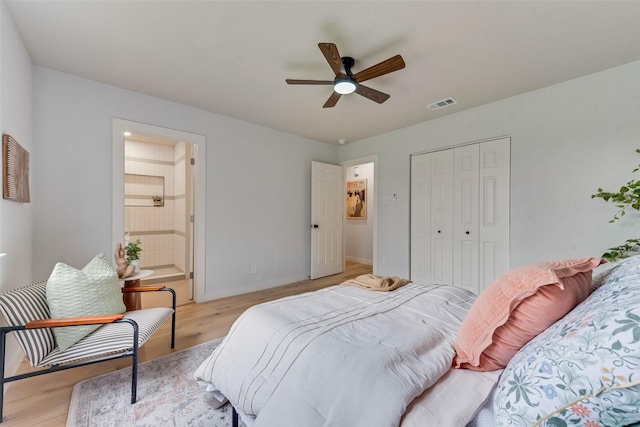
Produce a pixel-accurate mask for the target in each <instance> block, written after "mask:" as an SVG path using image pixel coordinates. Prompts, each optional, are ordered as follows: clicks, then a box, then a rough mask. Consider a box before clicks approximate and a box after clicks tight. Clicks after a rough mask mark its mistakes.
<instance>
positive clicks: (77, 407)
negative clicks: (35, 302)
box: [67, 339, 242, 427]
mask: <svg viewBox="0 0 640 427" xmlns="http://www.w3.org/2000/svg"><path fill="white" fill-rule="evenodd" d="M220 342H221V339H218V340H214V341H209V342H207V343H204V344H200V345H197V346H195V347H191V348H188V349H186V350H182V351H179V352H176V353H172V354H170V355H168V356H165V357H162V358H160V359H156V360H151V361H149V362H145V363H141V364H140V365H138V401H137V402H136V403H135V404H133V405H132V404H131V368H130V367H129V368H125V369H121V370H119V371H116V372H110V373H108V374H104V375H101V376H98V377H95V378H91V379H88V380H85V381H82V382H79V383H78V384H76V385H75V386H74V388H73V395H72V396H71V403H70V405H69V415H68V417H67V427H80V426H91V427H93V426H118V427H120V426H123V427H126V426H141V427H143V426H148V427H151V426H154V427H155V426H176V427H180V426H185V427H186V426H189V427H197V426H208V427H230V426H231V406H230V405H229V404H227V405H225V406H223V407H222V408H220V409H212V408H211V406H210V405H209V402H208V401H207V400H208V398H209V399H210V398H211V397H210V394H209V393H207V392H205V391H204V390H203V388H202V386H200V385H199V384H198V383H197V382H196V381H195V380H194V379H193V373H194V372H195V370H196V369H197V368H198V366H199V365H200V363H201V362H202V361H203V360H204V359H206V358H207V357H208V356H209V355H210V354H211V352H212V351H213V349H214V348H216V347H217V346H218V344H219V343H220ZM241 425H242V424H241Z"/></svg>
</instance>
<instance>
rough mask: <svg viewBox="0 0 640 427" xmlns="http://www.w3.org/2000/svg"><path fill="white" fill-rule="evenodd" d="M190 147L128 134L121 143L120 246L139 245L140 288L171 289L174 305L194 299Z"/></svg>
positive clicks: (193, 151) (192, 154) (192, 156)
mask: <svg viewBox="0 0 640 427" xmlns="http://www.w3.org/2000/svg"><path fill="white" fill-rule="evenodd" d="M196 155H197V153H196V147H194V145H193V144H189V143H185V142H182V141H178V140H173V139H165V138H160V137H157V136H153V135H144V134H138V133H130V134H129V135H125V138H124V232H125V234H124V243H125V244H126V243H127V242H130V241H138V240H139V241H140V242H141V243H140V246H141V247H142V248H143V251H142V252H141V254H140V268H141V269H143V270H150V271H152V272H153V273H152V274H151V275H150V276H149V277H146V278H144V279H142V284H143V285H145V284H157V283H163V284H166V285H167V286H169V287H171V288H173V289H174V290H175V291H176V294H177V300H178V304H179V305H184V304H187V303H190V302H193V300H194V294H195V291H194V289H193V281H192V280H191V277H192V275H193V257H192V253H191V252H192V247H193V245H192V241H193V236H192V234H191V233H192V230H191V224H190V223H191V218H192V217H193V214H192V212H193V200H194V199H195V195H194V194H193V190H194V182H193V174H192V166H193V165H195V163H196Z"/></svg>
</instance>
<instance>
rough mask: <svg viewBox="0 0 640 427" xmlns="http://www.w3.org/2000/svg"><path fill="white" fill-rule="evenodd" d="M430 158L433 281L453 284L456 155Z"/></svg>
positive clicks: (437, 154) (448, 153)
mask: <svg viewBox="0 0 640 427" xmlns="http://www.w3.org/2000/svg"><path fill="white" fill-rule="evenodd" d="M429 156H430V157H431V200H430V206H429V208H430V210H431V259H430V260H428V261H427V262H430V263H431V281H430V282H429V283H439V284H442V285H452V284H453V256H452V255H453V152H452V150H443V151H436V152H435V153H431V154H430V155H429Z"/></svg>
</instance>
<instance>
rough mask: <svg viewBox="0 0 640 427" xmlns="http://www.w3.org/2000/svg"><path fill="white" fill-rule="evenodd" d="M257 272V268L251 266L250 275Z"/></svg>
mask: <svg viewBox="0 0 640 427" xmlns="http://www.w3.org/2000/svg"><path fill="white" fill-rule="evenodd" d="M257 272H258V266H257V265H255V264H253V265H252V266H251V274H256V273H257Z"/></svg>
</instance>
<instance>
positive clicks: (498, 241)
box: [479, 138, 511, 291]
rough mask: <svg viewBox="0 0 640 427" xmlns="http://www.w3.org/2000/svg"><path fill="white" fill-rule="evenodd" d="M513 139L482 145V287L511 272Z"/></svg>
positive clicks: (480, 262)
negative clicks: (510, 211) (510, 214)
mask: <svg viewBox="0 0 640 427" xmlns="http://www.w3.org/2000/svg"><path fill="white" fill-rule="evenodd" d="M510 162H511V138H502V139H496V140H493V141H487V142H484V143H482V144H480V188H479V190H480V218H479V225H480V229H479V248H480V259H479V264H480V275H479V278H480V284H479V285H480V290H481V291H482V290H483V289H484V288H485V287H487V286H488V285H489V284H491V282H493V281H494V280H495V279H497V278H498V277H500V276H501V275H503V274H505V273H506V272H508V271H509V228H510V219H509V210H510V209H509V206H510V201H509V200H510V194H511V184H510V181H511V165H510Z"/></svg>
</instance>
